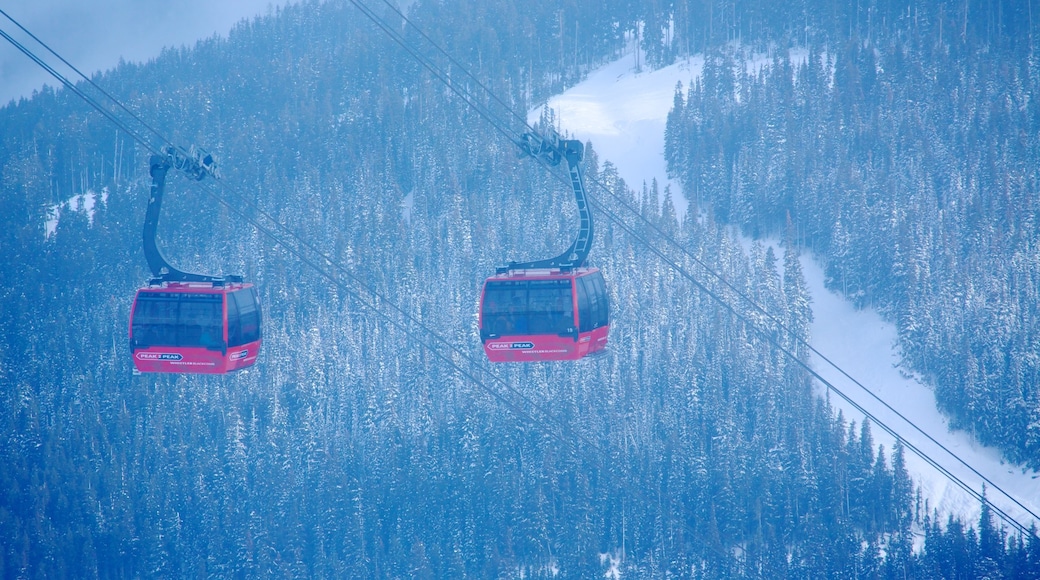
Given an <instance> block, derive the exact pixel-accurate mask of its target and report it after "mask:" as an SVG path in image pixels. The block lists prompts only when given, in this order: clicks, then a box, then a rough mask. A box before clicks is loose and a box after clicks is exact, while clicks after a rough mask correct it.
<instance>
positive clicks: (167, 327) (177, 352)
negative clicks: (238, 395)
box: [130, 282, 261, 374]
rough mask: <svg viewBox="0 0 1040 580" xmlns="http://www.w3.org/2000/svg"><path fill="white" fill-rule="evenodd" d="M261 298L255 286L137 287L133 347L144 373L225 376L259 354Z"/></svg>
mask: <svg viewBox="0 0 1040 580" xmlns="http://www.w3.org/2000/svg"><path fill="white" fill-rule="evenodd" d="M260 321H261V315H260V301H259V299H258V297H257V293H256V288H254V287H253V285H252V284H248V283H247V284H243V283H237V282H225V283H213V282H160V283H155V284H153V285H150V286H148V287H145V288H141V289H140V290H138V291H137V296H136V297H135V298H134V304H133V307H132V309H131V311H130V350H131V351H132V353H133V361H134V367H136V369H137V370H138V371H140V372H142V373H203V374H224V373H228V372H232V371H237V370H240V369H244V368H246V367H248V366H251V365H252V364H253V363H255V362H256V357H257V355H258V354H259V353H260Z"/></svg>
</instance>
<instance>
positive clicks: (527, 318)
mask: <svg viewBox="0 0 1040 580" xmlns="http://www.w3.org/2000/svg"><path fill="white" fill-rule="evenodd" d="M483 324H484V330H485V331H486V332H488V333H491V334H497V335H499V336H507V335H515V334H561V333H566V332H572V331H573V328H574V302H573V298H572V296H571V281H570V280H569V279H564V280H500V281H493V282H488V284H487V286H486V287H485V288H484V302H483Z"/></svg>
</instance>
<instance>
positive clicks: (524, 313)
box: [480, 268, 610, 362]
mask: <svg viewBox="0 0 1040 580" xmlns="http://www.w3.org/2000/svg"><path fill="white" fill-rule="evenodd" d="M609 312H610V307H609V303H608V298H607V288H606V284H605V283H604V281H603V275H602V274H600V272H599V269H597V268H574V269H571V270H560V269H524V270H509V271H507V272H505V273H502V274H497V275H495V276H492V277H491V278H488V279H487V280H486V281H485V282H484V290H483V293H482V294H481V298H480V338H481V341H483V343H484V352H485V354H487V357H488V360H490V361H491V362H534V361H552V360H577V359H580V358H582V357H584V356H586V355H588V354H592V353H595V352H597V351H600V350H603V349H604V348H605V347H606V346H607V333H608V332H609V330H610V320H609Z"/></svg>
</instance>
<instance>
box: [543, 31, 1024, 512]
mask: <svg viewBox="0 0 1040 580" xmlns="http://www.w3.org/2000/svg"><path fill="white" fill-rule="evenodd" d="M804 57H805V51H797V50H796V51H792V60H797V59H799V58H804ZM703 62H704V61H703V59H702V58H699V57H695V58H692V59H690V60H688V61H685V62H681V63H678V64H675V65H672V66H669V67H667V68H665V69H662V70H657V71H653V72H642V73H638V72H635V70H634V65H635V62H634V59H633V58H632V56H626V57H623V58H621V59H619V60H617V61H615V62H613V63H611V64H609V65H607V66H604V67H602V68H600V69H599V70H597V71H595V72H594V73H592V74H590V75H589V77H588V79H587V80H586V81H585V82H583V83H581V84H579V85H577V86H575V87H573V88H571V89H569V90H567V91H566V92H564V93H563V94H561V95H557V96H556V97H554V98H552V99H551V100H550V101H549V102H548V104H547V106H549V107H551V108H552V109H554V110H555V111H556V115H557V118H558V119H559V120H560V125H561V128H562V129H563V131H565V132H568V133H570V134H571V135H573V136H574V137H576V138H580V139H582V140H588V141H591V142H592V144H593V147H594V149H595V150H596V151H597V152H598V154H599V156H600V158H601V160H609V161H611V162H612V163H614V164H615V166H616V167H617V169H618V172H619V174H620V175H621V177H622V178H624V180H625V181H626V182H627V183H628V184H629V186H630V187H633V188H637V189H638V188H640V187H641V186H642V184H643V183H644V182H645V183H650V182H651V180H653V179H657V182H658V184H659V185H660V187H661V189H662V190H663V188H664V186H665V185H669V186H670V187H671V189H672V193H673V199H675V202H676V206H677V209H678V210H679V211H680V213H681V212H683V211H684V210H685V207H684V205H685V201H684V200H683V199H682V196H681V195H679V192H680V191H681V189H680V188H679V185H678V184H677V183H675V182H672V181H670V180H668V179H667V175H666V169H665V160H664V128H665V120H666V118H667V115H668V111H669V110H670V108H671V106H672V102H673V97H674V94H675V88H676V85H677V83H680V82H681V83H682V86H683V87H684V90H685V87H688V86H689V85H690V82H691V80H693V79H695V78H696V77H697V76H698V75H699V74H700V73H701V69H702V66H703ZM764 62H767V60H766V59H765V58H749V59H748V60H747V63H748V66H752V67H753V66H761V64H762V63H764ZM538 113H539V111H532V112H531V120H532V121H533V120H535V119H537V116H538ZM803 269H804V272H805V276H806V281H807V283H808V285H809V288H810V290H811V292H812V299H813V315H814V323H813V326H812V334H813V336H812V344H813V346H814V347H815V348H816V349H817V350H818V351H819V352H820V353H822V354H823V355H824V356H825V357H827V358H828V359H830V360H831V361H833V362H834V363H835V364H836V365H837V366H839V367H841V369H843V370H844V371H845V372H847V373H848V374H849V375H850V376H852V377H854V378H855V379H856V380H857V381H858V382H860V383H862V384H863V385H865V386H866V387H867V388H869V389H871V390H872V391H873V392H874V393H875V394H876V395H877V396H878V397H879V398H880V399H882V400H883V401H885V402H886V403H888V405H890V406H891V407H892V408H894V409H895V410H896V411H898V413H899V414H901V415H903V416H904V417H905V418H907V419H909V420H910V421H912V422H913V423H914V424H915V425H917V426H918V427H920V428H921V430H922V431H924V432H925V433H927V434H928V435H929V436H930V437H931V438H934V439H935V440H936V441H938V442H939V443H941V445H942V446H943V447H945V448H946V449H948V450H949V451H951V452H952V453H954V454H956V456H957V457H959V458H960V459H961V460H963V461H964V463H966V464H967V465H969V466H970V467H971V468H969V467H967V466H966V465H964V464H962V463H961V462H960V461H958V459H957V458H955V457H953V456H951V455H950V454H948V453H946V452H945V451H943V450H942V449H940V448H939V447H938V446H937V445H936V444H935V443H933V442H931V441H929V440H928V437H926V436H925V435H923V434H921V433H920V432H918V431H916V430H915V429H914V428H913V427H912V426H911V425H909V424H907V423H906V422H905V421H903V420H902V419H900V418H898V417H897V416H895V414H893V413H892V412H891V411H889V410H888V409H886V408H885V406H884V405H883V404H881V403H879V402H877V401H876V400H875V399H874V398H873V397H872V396H871V395H870V394H868V393H866V392H864V391H863V390H862V389H861V388H860V387H859V386H857V385H855V384H854V383H852V382H851V381H849V380H848V379H847V378H845V377H844V376H842V374H841V372H840V371H838V370H836V369H834V368H833V367H831V366H830V365H828V364H826V363H825V361H822V360H814V361H813V364H814V367H815V369H816V370H817V372H819V373H820V374H821V375H822V376H823V377H824V378H826V379H827V380H828V381H829V382H831V383H832V384H833V385H834V386H835V387H836V388H838V389H840V390H841V391H842V392H844V393H845V394H847V395H848V396H850V397H851V398H852V399H853V400H855V401H856V402H857V403H858V404H859V405H861V406H862V407H863V408H865V409H867V410H868V411H869V412H870V413H871V414H873V415H874V416H875V417H877V418H878V419H879V420H880V421H882V422H883V423H885V424H886V425H888V426H889V427H891V428H892V429H893V430H895V431H896V432H897V433H898V434H899V436H900V437H902V438H903V439H904V440H906V441H908V442H909V443H911V444H912V445H914V446H915V447H917V448H918V449H920V450H922V451H923V452H924V453H925V454H927V455H928V456H929V457H931V458H932V459H934V460H935V461H936V462H937V463H939V464H940V465H942V466H943V468H945V469H946V470H948V471H949V472H950V473H953V474H955V475H956V476H957V477H958V478H960V479H961V480H963V481H964V482H966V483H967V484H969V485H970V486H972V487H973V488H974V489H975V490H977V491H980V492H981V490H982V486H983V480H982V479H981V478H980V477H979V476H978V475H977V474H975V473H973V472H972V469H974V470H975V471H977V472H978V473H981V474H982V475H983V476H985V477H986V478H987V479H989V480H990V481H991V482H992V483H994V484H996V486H998V487H999V488H1000V489H1002V490H1004V491H1006V492H1008V494H1010V495H1011V496H1013V497H1014V498H1015V500H1017V501H1018V502H1019V503H1021V504H1022V505H1024V506H1025V507H1026V508H1028V509H1029V510H1030V511H1032V512H1033V513H1040V478H1038V477H1040V474H1038V473H1037V472H1035V471H1032V470H1026V469H1023V468H1021V467H1017V466H1013V465H1008V464H1006V463H1005V462H1003V461H1002V460H1001V458H1000V454H999V452H998V451H996V450H995V449H991V448H987V447H983V446H981V445H979V444H977V443H975V442H974V441H972V439H971V437H970V436H969V435H968V434H966V433H964V432H950V431H949V429H948V427H947V421H946V418H945V417H943V416H942V415H941V414H940V413H939V412H938V410H937V409H936V404H935V397H934V394H933V392H932V390H931V389H930V388H929V387H928V386H926V385H924V384H922V383H921V382H919V381H918V380H915V379H914V378H913V377H908V376H907V375H906V373H904V372H901V370H900V369H899V367H898V363H899V356H898V350H897V345H896V339H897V337H896V331H895V328H894V327H893V325H891V324H890V323H888V322H885V321H884V320H882V319H881V317H880V316H879V315H878V314H877V313H876V312H873V311H870V310H856V309H854V308H853V307H852V306H851V304H850V303H848V302H846V301H845V300H844V299H842V298H841V297H840V296H838V295H837V294H835V293H833V292H831V291H829V290H828V289H826V288H825V287H824V276H823V271H822V269H821V268H820V266H819V265H818V264H816V263H815V262H813V261H812V259H811V257H808V256H803ZM818 388H819V392H820V393H821V395H822V394H823V393H824V390H825V387H823V386H822V385H819V386H818ZM830 400H831V404H832V405H833V406H834V407H835V408H836V409H840V410H841V411H842V412H843V413H844V416H845V417H846V419H847V420H855V421H856V422H857V423H858V422H861V421H862V420H863V414H862V413H860V412H858V411H856V410H855V409H854V408H853V407H852V406H851V405H849V404H847V403H845V402H844V401H842V400H841V399H840V398H838V397H836V396H833V395H832V396H831V397H830ZM874 434H875V441H876V442H877V443H880V444H883V445H884V446H885V448H886V450H888V451H890V450H891V448H892V445H893V443H894V440H893V439H892V438H891V437H889V436H888V435H887V434H885V433H884V432H882V430H881V429H879V428H875V429H874ZM889 456H890V453H889ZM907 464H908V469H909V470H910V473H911V475H912V476H913V477H914V479H915V481H916V483H917V484H918V485H919V486H920V487H921V491H922V496H923V498H924V499H926V500H927V501H928V506H929V509H931V508H936V509H938V510H939V511H940V513H942V514H953V515H957V516H960V517H962V518H963V519H965V520H967V521H968V522H971V523H974V522H976V521H977V519H978V517H979V510H980V505H979V502H978V501H977V500H975V499H973V498H972V497H971V496H970V495H969V494H967V493H966V492H965V491H964V490H962V489H960V488H958V487H956V486H955V485H954V484H953V483H952V482H951V481H950V480H949V479H948V478H946V477H945V476H944V475H942V474H941V473H939V472H938V471H937V470H936V469H935V468H934V467H931V466H929V465H928V464H927V463H926V462H925V461H924V460H922V459H921V458H920V457H918V456H916V455H913V454H912V453H910V452H908V453H907ZM986 494H987V497H988V498H989V499H990V500H991V501H992V502H993V503H994V505H996V506H998V507H999V508H1000V509H1002V510H1004V511H1006V512H1007V513H1009V514H1010V515H1012V516H1013V517H1015V518H1016V519H1017V520H1018V521H1019V522H1022V523H1024V524H1025V525H1027V526H1028V525H1029V524H1030V523H1031V522H1032V521H1033V520H1032V518H1031V517H1030V516H1029V514H1028V513H1026V512H1025V510H1023V509H1022V508H1021V507H1020V506H1018V505H1015V502H1014V501H1012V500H1011V499H1009V498H1008V497H1005V496H1003V495H1001V494H1000V493H999V492H998V491H997V490H995V489H993V487H992V486H987V490H986Z"/></svg>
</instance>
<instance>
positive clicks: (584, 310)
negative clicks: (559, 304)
mask: <svg viewBox="0 0 1040 580" xmlns="http://www.w3.org/2000/svg"><path fill="white" fill-rule="evenodd" d="M575 282H577V283H578V318H579V323H580V324H581V328H580V330H581V332H588V331H590V330H592V316H591V314H590V313H589V292H588V288H587V287H586V286H585V282H584V279H583V278H578V279H577V280H575Z"/></svg>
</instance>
